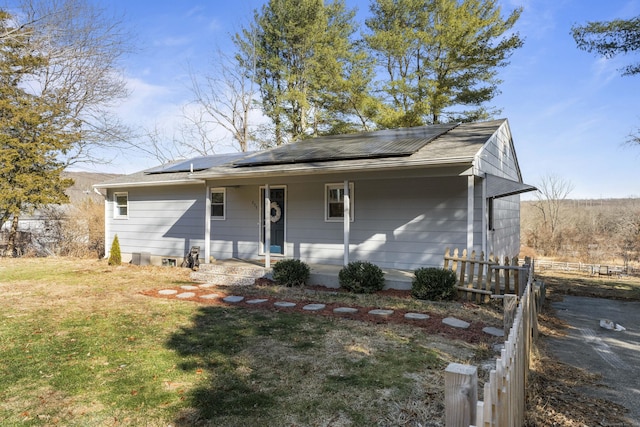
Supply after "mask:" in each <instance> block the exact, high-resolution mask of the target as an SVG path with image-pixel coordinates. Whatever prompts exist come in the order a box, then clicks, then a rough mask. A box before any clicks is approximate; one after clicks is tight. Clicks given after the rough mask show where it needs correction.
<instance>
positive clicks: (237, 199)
mask: <svg viewBox="0 0 640 427" xmlns="http://www.w3.org/2000/svg"><path fill="white" fill-rule="evenodd" d="M226 197H227V199H226V210H227V214H226V219H225V220H223V221H216V220H212V221H211V255H212V256H213V257H214V258H216V259H228V258H243V259H255V258H257V257H258V250H259V241H260V237H259V233H260V229H259V213H260V210H259V206H260V200H259V199H260V193H259V190H258V187H257V186H238V187H229V188H227V189H226ZM203 235H204V234H203Z"/></svg>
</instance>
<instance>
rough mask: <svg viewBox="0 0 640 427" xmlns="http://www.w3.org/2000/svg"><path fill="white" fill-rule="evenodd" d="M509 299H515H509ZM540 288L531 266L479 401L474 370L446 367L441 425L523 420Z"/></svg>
mask: <svg viewBox="0 0 640 427" xmlns="http://www.w3.org/2000/svg"><path fill="white" fill-rule="evenodd" d="M513 298H517V297H516V296H513ZM543 298H544V285H541V284H534V282H533V265H531V266H530V267H529V277H528V280H527V284H526V286H525V289H524V291H523V293H522V296H521V298H520V303H519V305H518V306H517V309H516V314H515V318H514V321H513V326H512V327H511V328H510V331H509V335H508V338H507V341H506V342H505V344H504V349H503V350H502V351H501V354H500V357H499V358H498V359H497V360H496V368H495V369H494V370H492V371H491V372H490V374H489V381H488V382H486V383H485V385H484V390H483V392H484V393H483V399H484V400H483V401H478V400H477V395H478V391H477V390H478V371H477V367H476V366H470V365H462V364H458V363H452V364H450V365H449V366H448V367H447V369H446V371H445V418H446V421H445V425H446V426H447V427H469V426H477V427H519V426H522V425H523V423H524V418H525V396H526V388H527V374H528V371H529V363H530V355H531V350H532V346H533V341H534V340H535V339H536V338H537V334H538V320H537V316H538V310H539V308H540V305H541V303H542V299H543ZM505 301H506V298H505Z"/></svg>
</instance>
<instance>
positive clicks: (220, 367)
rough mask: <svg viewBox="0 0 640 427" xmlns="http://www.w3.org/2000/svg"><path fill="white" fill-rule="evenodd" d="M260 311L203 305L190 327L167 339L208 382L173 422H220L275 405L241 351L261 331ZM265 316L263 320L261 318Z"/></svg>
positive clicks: (183, 366) (189, 367) (191, 369)
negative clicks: (255, 380) (257, 383)
mask: <svg viewBox="0 0 640 427" xmlns="http://www.w3.org/2000/svg"><path fill="white" fill-rule="evenodd" d="M260 317H261V316H260V315H259V314H257V313H249V312H247V311H243V313H242V315H240V314H239V313H237V311H236V310H232V309H228V308H220V307H203V308H200V309H199V310H198V312H197V314H196V315H195V316H194V318H193V323H192V324H191V325H190V326H187V327H182V328H180V329H179V330H178V331H176V332H175V333H174V334H173V335H172V336H171V337H170V338H169V340H168V341H167V347H168V348H170V349H172V350H174V351H175V352H176V353H177V354H179V355H180V356H182V357H183V360H182V362H181V363H180V365H179V366H178V367H179V368H180V369H182V370H184V371H188V372H197V373H202V375H204V376H205V377H206V378H207V380H206V381H205V382H203V385H200V386H197V387H196V388H195V389H194V390H193V391H192V392H191V393H190V394H189V395H188V396H187V404H188V406H189V407H190V408H192V409H191V410H190V411H187V412H186V413H183V414H181V415H180V416H179V418H178V419H177V420H176V421H175V423H176V426H185V427H186V426H192V425H198V424H201V423H202V424H209V423H212V425H220V424H216V423H215V420H216V419H218V418H221V417H228V416H236V415H249V414H251V413H255V412H260V411H264V410H266V409H268V408H269V407H271V406H272V405H274V404H275V401H274V398H273V396H271V395H269V394H267V393H264V392H262V391H259V390H257V389H256V387H255V386H254V385H253V384H252V380H253V378H252V375H251V371H252V369H251V367H250V366H247V363H248V362H247V360H246V357H242V356H241V353H242V351H243V350H244V349H245V348H246V347H247V345H248V341H249V340H251V339H252V337H255V336H256V335H258V334H259V333H260V331H259V329H260V327H261V326H260V325H261V323H264V319H260ZM261 320H262V321H261Z"/></svg>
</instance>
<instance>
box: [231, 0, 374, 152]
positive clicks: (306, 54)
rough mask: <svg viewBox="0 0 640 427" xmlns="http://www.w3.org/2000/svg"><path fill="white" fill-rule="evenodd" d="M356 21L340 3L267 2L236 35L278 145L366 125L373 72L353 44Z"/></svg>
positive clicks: (338, 0)
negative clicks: (257, 87)
mask: <svg viewBox="0 0 640 427" xmlns="http://www.w3.org/2000/svg"><path fill="white" fill-rule="evenodd" d="M353 18H354V13H353V12H352V11H348V10H346V8H345V5H344V1H343V0H335V1H333V2H331V3H328V4H325V2H324V1H323V0H270V1H269V2H268V3H267V4H266V5H264V6H263V7H262V9H261V10H260V11H259V12H258V11H256V12H255V14H254V20H253V22H252V23H251V25H250V26H248V27H246V28H244V29H243V30H242V31H241V32H240V33H238V34H236V36H235V43H236V46H237V47H238V49H239V54H238V56H237V58H238V59H239V61H240V64H241V66H242V67H243V69H245V70H246V72H247V74H249V75H250V76H251V78H253V79H254V80H255V81H256V82H257V83H258V85H259V86H260V95H261V102H262V107H263V112H264V114H265V115H266V116H268V117H269V118H270V119H271V121H272V125H273V139H274V140H275V144H276V145H281V144H283V143H286V142H291V141H296V140H299V139H302V138H305V137H308V136H312V135H318V134H325V133H336V132H344V131H350V130H353V129H359V128H362V127H366V126H367V125H368V124H370V119H369V115H370V113H371V111H373V110H372V108H371V105H372V104H373V102H372V100H371V99H370V98H368V97H367V96H363V94H368V93H369V92H370V91H369V90H368V84H369V82H370V81H371V77H372V67H371V62H370V61H368V57H367V55H366V52H364V51H363V50H361V49H360V50H359V49H358V45H357V44H356V43H353V40H351V37H352V35H353V33H354V31H355V28H356V27H355V24H354V21H353ZM353 118H356V119H355V120H353Z"/></svg>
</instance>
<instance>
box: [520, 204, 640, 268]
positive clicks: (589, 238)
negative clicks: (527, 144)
mask: <svg viewBox="0 0 640 427" xmlns="http://www.w3.org/2000/svg"><path fill="white" fill-rule="evenodd" d="M520 235H521V239H520V241H521V244H522V245H523V249H524V248H525V247H526V251H527V254H529V255H533V256H547V257H561V258H563V259H566V260H571V261H581V262H585V263H601V262H612V261H618V260H621V261H622V262H624V264H625V266H626V265H627V264H633V265H640V198H626V199H575V200H562V201H560V202H559V203H554V202H552V201H551V202H550V201H540V202H539V201H531V200H527V201H523V202H522V203H521V209H520Z"/></svg>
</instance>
